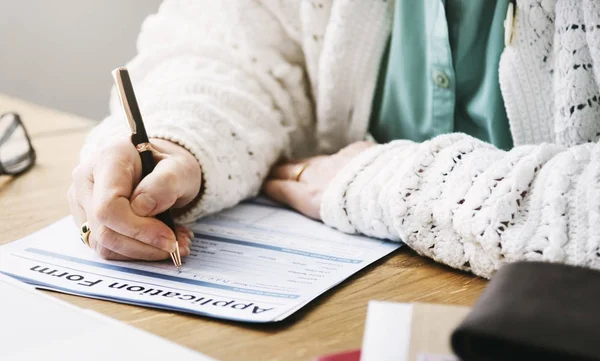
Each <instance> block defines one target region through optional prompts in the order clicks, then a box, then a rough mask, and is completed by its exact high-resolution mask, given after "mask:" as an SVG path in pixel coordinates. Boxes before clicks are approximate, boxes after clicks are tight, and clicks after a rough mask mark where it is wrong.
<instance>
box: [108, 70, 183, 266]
mask: <svg viewBox="0 0 600 361" xmlns="http://www.w3.org/2000/svg"><path fill="white" fill-rule="evenodd" d="M112 75H113V78H114V80H115V85H116V86H117V90H118V94H119V99H120V100H121V105H122V107H123V111H124V112H125V117H126V118H127V124H129V130H130V131H131V142H132V143H133V145H134V146H135V148H136V149H137V151H138V153H139V154H140V158H141V159H142V179H143V178H144V177H145V176H147V175H148V174H150V173H151V172H152V171H153V170H154V167H155V166H156V162H155V161H154V155H153V154H152V147H151V145H150V140H149V139H148V135H147V134H146V128H145V127H144V122H143V120H142V114H141V113H140V108H139V106H138V103H137V100H136V98H135V93H134V91H133V85H132V84H131V78H130V77H129V72H128V71H127V69H126V68H118V69H115V70H113V72H112ZM156 218H157V219H158V220H160V221H162V222H163V223H164V224H166V225H167V226H168V227H169V228H171V230H172V231H173V233H175V222H173V218H172V217H171V212H170V211H169V210H166V211H164V212H162V213H160V214H157V215H156ZM175 245H176V248H175V252H172V253H171V259H172V260H173V263H174V264H175V267H177V270H179V271H181V254H180V253H179V243H177V242H175Z"/></svg>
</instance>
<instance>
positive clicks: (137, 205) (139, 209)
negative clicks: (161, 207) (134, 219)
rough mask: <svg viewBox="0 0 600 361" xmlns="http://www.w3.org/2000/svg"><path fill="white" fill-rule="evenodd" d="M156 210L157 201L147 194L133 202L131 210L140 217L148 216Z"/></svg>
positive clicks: (142, 194) (140, 195) (139, 196)
mask: <svg viewBox="0 0 600 361" xmlns="http://www.w3.org/2000/svg"><path fill="white" fill-rule="evenodd" d="M154 208H156V201H155V200H154V198H152V197H150V196H149V195H147V194H146V193H141V194H139V195H138V196H137V197H135V198H134V199H133V201H131V209H133V212H134V213H135V214H137V215H139V216H148V215H150V214H151V213H152V211H153V210H154Z"/></svg>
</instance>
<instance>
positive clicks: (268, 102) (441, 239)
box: [82, 0, 600, 277]
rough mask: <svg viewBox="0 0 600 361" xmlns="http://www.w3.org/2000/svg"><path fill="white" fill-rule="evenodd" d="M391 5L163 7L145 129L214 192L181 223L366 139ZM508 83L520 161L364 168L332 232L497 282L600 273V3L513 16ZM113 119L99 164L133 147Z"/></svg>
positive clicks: (352, 175)
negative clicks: (507, 270) (533, 266)
mask: <svg viewBox="0 0 600 361" xmlns="http://www.w3.org/2000/svg"><path fill="white" fill-rule="evenodd" d="M392 14H393V1H390V0H388V1H385V0H379V1H358V0H339V1H332V0H313V1H308V0H307V1H293V0H289V1H285V0H279V1H278V0H263V1H250V0H248V1H246V0H239V1H212V0H205V1H166V2H165V3H164V4H163V5H162V6H161V7H160V9H159V11H158V13H157V14H156V15H152V16H150V17H149V18H148V19H147V20H146V22H145V23H144V25H143V28H142V32H141V34H140V37H139V41H138V55H137V56H136V58H135V59H133V60H132V61H131V62H130V64H128V67H129V68H130V71H131V74H132V78H133V81H134V84H135V88H136V91H137V93H138V98H139V101H140V103H141V104H140V105H141V109H142V113H143V114H144V117H145V120H146V122H147V128H148V132H149V133H150V135H151V136H153V137H159V138H164V139H168V140H171V141H174V142H177V143H179V144H181V145H182V146H184V147H186V148H187V149H189V150H190V152H192V153H193V154H194V155H195V156H196V158H197V159H198V161H199V162H200V164H201V166H202V171H203V175H204V181H205V191H204V193H203V194H202V195H201V197H200V199H199V200H198V201H197V203H196V204H194V205H193V207H191V208H190V210H189V211H188V212H187V213H186V214H184V215H183V216H182V218H181V219H180V220H181V221H190V220H193V219H195V218H198V217H200V216H203V215H206V214H209V213H213V212H216V211H219V210H221V209H223V208H225V207H229V206H232V205H234V204H236V203H237V202H239V201H240V200H242V199H244V198H246V197H248V196H251V195H254V194H256V193H257V192H258V190H259V188H260V185H261V182H262V181H263V180H264V177H265V176H266V174H267V173H268V170H269V168H270V166H271V165H272V164H273V163H274V162H275V161H277V159H278V158H279V157H281V156H307V155H311V154H314V153H315V152H325V153H329V152H335V151H337V150H339V149H340V148H341V147H343V146H345V145H348V144H350V143H352V142H354V141H357V140H360V139H363V138H364V137H365V135H366V131H367V126H368V119H369V114H370V106H371V100H372V97H373V92H374V89H375V83H376V79H377V72H378V65H379V62H380V58H381V56H382V54H383V50H384V47H385V44H386V40H387V36H388V34H389V32H390V28H391V22H392ZM514 31H515V33H514V36H513V39H512V42H511V44H509V46H507V47H506V49H505V51H504V53H503V55H502V58H501V61H500V69H499V71H500V83H501V84H500V85H501V89H502V93H503V96H504V100H505V104H506V109H507V114H508V116H509V119H510V126H511V132H512V136H513V139H514V143H515V147H514V148H513V149H512V150H511V151H508V152H506V151H502V150H499V149H497V148H495V147H493V146H492V145H490V144H487V143H484V142H481V141H479V140H477V139H474V138H472V137H469V136H467V135H464V134H458V133H457V134H448V135H442V136H439V137H436V138H434V139H432V140H430V141H427V142H424V143H413V142H410V141H406V140H399V141H395V142H391V143H389V144H385V145H378V146H375V147H372V148H370V149H368V150H367V151H365V152H363V153H362V154H360V155H359V156H358V157H357V158H356V159H355V160H353V161H352V162H351V163H350V164H349V165H347V166H346V167H345V168H344V169H343V170H342V171H341V172H340V173H339V174H338V175H337V176H336V178H335V179H334V180H333V181H332V182H331V184H330V185H329V187H328V188H327V190H326V192H325V194H324V198H323V202H322V205H321V216H322V218H323V220H324V222H325V223H326V224H328V225H330V226H332V227H335V228H338V229H340V230H342V231H344V232H349V233H363V234H366V235H369V236H373V237H378V238H387V239H390V240H394V241H404V242H405V243H406V244H407V245H409V246H410V247H412V248H413V249H415V250H416V251H417V252H419V253H420V254H423V255H426V256H428V257H431V258H433V259H435V260H437V261H439V262H443V263H445V264H447V265H449V266H451V267H455V268H459V269H462V270H469V271H472V272H474V273H475V274H478V275H480V276H483V277H490V276H491V275H492V274H493V272H494V271H495V270H497V269H498V268H499V267H500V266H501V265H502V264H504V263H505V262H511V261H516V260H545V261H549V262H562V263H569V264H576V265H582V266H586V267H593V268H600V261H599V260H600V249H599V246H600V232H598V230H597V225H598V224H600V146H599V145H598V139H599V138H600V94H599V79H600V5H599V3H598V2H597V1H594V0H557V1H553V0H523V1H518V2H517V11H516V18H515V25H514ZM111 112H112V115H110V116H109V117H108V118H107V119H105V120H104V121H103V123H102V124H101V125H99V126H98V127H97V128H96V129H95V130H94V131H93V132H92V134H91V135H90V136H89V138H88V141H87V143H86V146H85V147H84V151H83V153H82V157H83V158H86V157H87V156H88V155H89V154H90V153H92V152H93V151H94V150H95V149H97V147H98V146H99V144H100V143H101V142H102V141H104V140H105V139H107V137H110V136H116V135H121V134H122V135H125V134H126V131H125V121H124V120H123V117H122V115H121V112H120V109H119V107H118V106H117V103H116V98H115V96H114V94H113V97H112V105H111Z"/></svg>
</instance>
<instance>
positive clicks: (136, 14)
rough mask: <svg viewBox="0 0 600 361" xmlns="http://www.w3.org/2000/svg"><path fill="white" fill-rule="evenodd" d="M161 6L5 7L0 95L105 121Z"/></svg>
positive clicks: (3, 2)
mask: <svg viewBox="0 0 600 361" xmlns="http://www.w3.org/2000/svg"><path fill="white" fill-rule="evenodd" d="M160 2H161V1H160V0H144V1H140V0H102V1H81V0H51V1H48V0H0V93H4V94H7V95H11V96H15V97H19V98H22V99H25V100H28V101H31V102H34V103H38V104H41V105H45V106H48V107H51V108H55V109H60V110H64V111H67V112H70V113H75V114H78V115H82V116H84V117H87V118H90V119H94V120H100V119H102V118H103V117H104V116H105V115H106V114H107V112H108V95H109V91H110V87H111V85H112V78H111V75H110V72H111V70H112V69H114V68H116V67H118V66H122V65H124V64H125V62H126V61H128V60H129V59H131V58H132V57H133V56H134V55H135V40H136V38H137V34H138V32H139V30H140V26H141V24H142V21H143V20H144V18H145V17H146V16H147V15H148V14H151V13H154V12H156V9H157V8H158V5H159V4H160Z"/></svg>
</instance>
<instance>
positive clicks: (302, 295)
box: [0, 198, 401, 322]
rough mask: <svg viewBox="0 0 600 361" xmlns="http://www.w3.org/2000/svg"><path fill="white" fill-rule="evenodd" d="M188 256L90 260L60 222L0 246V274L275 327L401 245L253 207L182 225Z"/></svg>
mask: <svg viewBox="0 0 600 361" xmlns="http://www.w3.org/2000/svg"><path fill="white" fill-rule="evenodd" d="M188 226H189V227H190V228H191V229H192V231H193V232H194V240H193V241H192V247H191V255H190V256H188V257H186V258H185V259H184V263H183V267H182V270H181V273H179V272H178V271H177V269H175V268H174V267H173V265H172V264H171V262H170V260H169V261H164V262H118V261H107V260H103V259H101V258H99V257H98V256H96V254H95V253H94V252H92V251H91V250H90V249H88V248H87V247H85V246H84V245H83V244H82V243H81V241H80V240H79V235H78V230H77V229H76V227H75V226H74V225H73V221H72V220H71V219H70V217H67V218H64V219H62V220H61V221H59V222H57V223H55V224H53V225H51V226H49V227H47V228H45V229H43V230H41V231H39V232H37V233H34V234H33V235H31V236H28V237H26V238H24V239H22V240H19V241H16V242H12V243H9V244H8V245H5V246H3V247H0V271H1V272H3V273H5V274H8V275H10V276H13V277H16V278H18V279H21V280H23V281H25V282H28V283H31V284H34V285H36V286H38V287H40V288H47V289H52V290H57V291H61V292H66V293H73V294H77V295H82V296H88V297H94V298H101V299H108V300H113V301H117V302H124V303H131V304H136V305H143V306H148V307H156V308H163V309H169V310H175V311H180V312H188V313H193V314H199V315H205V316H210V317H216V318H223V319H229V320H236V321H244V322H275V321H280V320H283V319H284V318H286V317H288V316H289V315H291V314H292V313H294V312H295V311H297V310H299V309H300V308H302V307H303V306H304V305H306V304H307V303H309V302H310V301H311V300H313V299H315V298H316V297H318V296H319V295H321V294H322V293H324V292H325V291H327V290H329V289H330V288H332V287H334V286H336V285H337V284H339V283H340V282H342V281H343V280H345V279H346V278H348V277H350V276H351V275H352V274H354V273H356V272H357V271H359V270H360V269H362V268H364V267H366V266H367V265H369V264H371V263H372V262H374V261H376V260H378V259H380V258H381V257H384V256H385V255H387V254H389V253H391V252H392V251H394V250H395V249H397V248H399V247H400V246H401V244H398V243H391V242H386V241H383V240H376V239H371V238H368V237H364V236H359V235H348V234H344V233H341V232H338V231H336V230H334V229H331V228H329V227H327V226H325V225H323V224H322V223H320V222H316V221H313V220H310V219H308V218H306V217H304V216H302V215H299V214H298V213H296V212H293V211H291V210H289V209H286V208H282V207H280V206H278V205H275V204H273V203H271V202H269V201H266V200H263V199H260V198H257V199H253V200H251V201H248V202H245V203H242V204H240V205H238V206H236V207H234V208H231V209H229V210H225V211H223V212H221V213H218V214H216V215H213V216H210V217H206V218H202V219H200V220H198V221H196V222H195V223H193V224H189V225H188Z"/></svg>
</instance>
